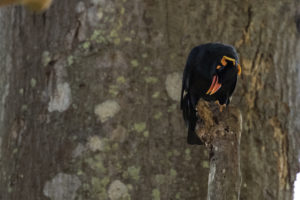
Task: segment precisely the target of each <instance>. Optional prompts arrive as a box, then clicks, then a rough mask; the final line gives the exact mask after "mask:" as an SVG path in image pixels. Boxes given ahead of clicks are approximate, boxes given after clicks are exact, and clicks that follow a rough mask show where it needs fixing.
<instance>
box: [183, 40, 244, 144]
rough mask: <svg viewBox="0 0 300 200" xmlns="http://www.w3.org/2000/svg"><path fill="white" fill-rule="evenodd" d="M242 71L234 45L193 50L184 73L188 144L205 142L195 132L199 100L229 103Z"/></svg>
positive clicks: (184, 106) (184, 109)
mask: <svg viewBox="0 0 300 200" xmlns="http://www.w3.org/2000/svg"><path fill="white" fill-rule="evenodd" d="M240 73H241V67H240V65H239V64H238V56H237V53H236V50H235V49H234V47H232V46H229V45H224V44H220V43H208V44H203V45H200V46H197V47H195V48H193V49H192V51H191V52H190V54H189V56H188V59H187V63H186V66H185V69H184V73H183V80H182V91H181V109H182V112H183V118H184V120H185V122H186V124H187V125H188V137H187V142H188V144H203V143H202V141H201V140H200V139H199V137H198V136H197V135H196V133H195V126H196V122H197V113H196V106H197V103H198V100H199V99H200V98H203V99H204V100H206V101H218V102H219V104H220V105H223V104H225V105H228V104H229V102H230V99H229V98H230V97H231V95H232V93H233V91H234V88H235V85H236V82H237V75H238V74H240Z"/></svg>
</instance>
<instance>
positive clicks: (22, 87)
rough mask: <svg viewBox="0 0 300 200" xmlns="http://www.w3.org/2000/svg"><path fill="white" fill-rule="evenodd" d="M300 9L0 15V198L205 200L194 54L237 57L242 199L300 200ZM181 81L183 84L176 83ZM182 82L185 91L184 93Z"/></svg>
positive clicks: (206, 6) (179, 7)
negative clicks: (298, 180) (189, 118)
mask: <svg viewBox="0 0 300 200" xmlns="http://www.w3.org/2000/svg"><path fill="white" fill-rule="evenodd" d="M298 8H299V3H298V1H296V0H284V1H280V2H275V1H272V0H264V1H262V0H253V1H243V2H237V1H233V0H229V1H209V0H203V1H197V0H188V1H168V0H161V1H156V0H141V1H137V0H136V1H126V0H123V1H116V0H109V1H108V0H101V1H100V0H99V1H96V0H93V1H74V0H65V1H54V3H53V5H52V7H51V8H50V9H49V10H48V11H47V12H46V13H44V14H34V13H32V12H30V11H26V10H25V9H24V8H22V7H9V8H1V10H0V27H1V29H0V41H1V42H0V71H1V73H0V97H1V98H0V149H1V151H0V199H5V200H19V199H25V200H27V199H28V200H33V199H34V200H35V199H41V200H46V199H55V200H57V199H64V198H65V199H66V198H67V199H78V200H79V199H91V200H93V199H140V198H141V197H143V199H146V200H147V199H206V198H207V189H208V174H209V164H208V163H209V162H208V161H209V160H208V159H209V152H208V151H207V150H206V148H205V147H204V146H189V145H187V144H186V134H187V133H186V132H187V130H186V128H185V127H184V123H183V119H182V116H181V111H180V109H179V106H178V104H179V102H178V99H176V96H178V97H179V94H180V85H181V83H180V78H178V77H180V75H181V74H182V71H183V68H184V65H185V61H186V57H187V55H188V53H189V51H190V49H191V48H192V47H194V46H196V45H199V44H201V43H206V42H222V43H227V44H232V45H234V46H235V47H236V48H237V50H238V53H239V56H240V58H241V59H240V61H241V66H242V70H243V72H242V76H241V77H240V78H239V80H238V84H237V88H236V91H235V93H234V95H233V99H232V101H231V105H232V106H234V107H236V108H237V109H238V110H239V111H240V112H241V114H242V118H243V122H242V127H243V128H242V138H241V145H240V155H241V157H240V159H241V174H242V186H241V193H240V199H243V200H245V199H292V189H293V181H294V180H295V174H296V172H297V170H298V161H297V158H298V154H299V144H300V136H299V134H297V133H299V130H300V124H299V121H300V116H299V114H298V112H297V110H299V108H300V102H299V96H297V94H299V93H300V90H299V87H297V85H299V84H300V80H299V79H300V78H299V63H300V59H299V58H300V57H299V54H298V52H299V50H300V49H299V48H300V47H299V32H298V30H297V24H296V23H297V21H298V20H297V17H296V16H297V13H298V10H297V9H298ZM177 82H178V83H177ZM173 83H177V84H173Z"/></svg>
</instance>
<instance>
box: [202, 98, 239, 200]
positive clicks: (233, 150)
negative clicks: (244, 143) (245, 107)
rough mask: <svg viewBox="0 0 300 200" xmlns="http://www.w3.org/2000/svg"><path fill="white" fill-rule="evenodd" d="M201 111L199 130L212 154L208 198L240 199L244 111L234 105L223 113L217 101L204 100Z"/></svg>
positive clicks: (208, 199) (209, 199)
mask: <svg viewBox="0 0 300 200" xmlns="http://www.w3.org/2000/svg"><path fill="white" fill-rule="evenodd" d="M197 113H198V116H199V121H198V126H197V131H196V132H197V134H198V136H199V137H200V138H201V139H202V141H203V142H205V145H206V147H207V148H208V151H209V154H210V162H209V166H210V169H209V179H208V192H207V200H219V199H220V200H225V199H228V200H238V199H240V192H241V170H240V142H241V131H242V115H241V112H240V111H239V109H237V108H234V107H227V109H225V110H223V112H221V110H219V106H218V105H217V104H215V103H207V102H205V101H202V100H200V101H199V103H198V105H197Z"/></svg>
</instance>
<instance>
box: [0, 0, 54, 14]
mask: <svg viewBox="0 0 300 200" xmlns="http://www.w3.org/2000/svg"><path fill="white" fill-rule="evenodd" d="M51 3H52V0H0V7H3V6H7V5H13V4H16V5H17V4H19V5H24V6H26V7H27V8H29V9H30V10H32V11H35V12H42V11H45V10H46V9H48V8H49V7H50V5H51Z"/></svg>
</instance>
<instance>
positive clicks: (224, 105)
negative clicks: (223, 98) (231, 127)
mask: <svg viewBox="0 0 300 200" xmlns="http://www.w3.org/2000/svg"><path fill="white" fill-rule="evenodd" d="M215 104H217V105H218V106H219V111H220V112H223V110H224V109H225V108H226V104H223V105H221V104H220V103H219V101H215Z"/></svg>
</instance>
